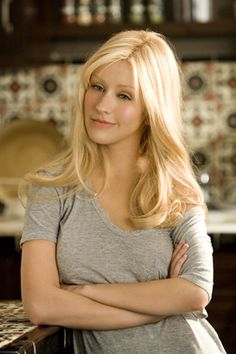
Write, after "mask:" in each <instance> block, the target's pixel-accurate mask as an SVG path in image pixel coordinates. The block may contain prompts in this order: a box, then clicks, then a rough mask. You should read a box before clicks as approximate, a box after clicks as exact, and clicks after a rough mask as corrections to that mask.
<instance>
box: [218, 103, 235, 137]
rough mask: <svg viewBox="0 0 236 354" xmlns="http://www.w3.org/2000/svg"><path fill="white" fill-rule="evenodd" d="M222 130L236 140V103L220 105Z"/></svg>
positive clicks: (219, 116) (219, 115)
mask: <svg viewBox="0 0 236 354" xmlns="http://www.w3.org/2000/svg"><path fill="white" fill-rule="evenodd" d="M218 112H219V114H218V118H219V122H220V130H221V131H222V133H223V134H225V135H229V136H232V137H233V136H234V138H235V139H236V101H235V102H233V101H228V102H227V101H226V102H224V103H222V104H219V105H218Z"/></svg>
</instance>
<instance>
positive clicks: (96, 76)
mask: <svg viewBox="0 0 236 354" xmlns="http://www.w3.org/2000/svg"><path fill="white" fill-rule="evenodd" d="M91 78H94V79H96V80H100V81H102V82H104V80H103V79H102V78H101V77H100V76H98V75H96V74H92V75H91ZM91 78H90V79H91ZM118 86H119V87H128V88H130V89H132V90H134V91H135V88H134V87H133V86H130V85H126V84H119V85H118Z"/></svg>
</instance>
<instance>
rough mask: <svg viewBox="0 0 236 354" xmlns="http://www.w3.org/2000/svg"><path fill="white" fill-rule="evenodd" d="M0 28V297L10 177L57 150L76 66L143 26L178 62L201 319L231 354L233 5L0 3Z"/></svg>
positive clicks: (235, 298) (12, 258) (16, 230)
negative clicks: (196, 197) (203, 247)
mask: <svg viewBox="0 0 236 354" xmlns="http://www.w3.org/2000/svg"><path fill="white" fill-rule="evenodd" d="M0 21H1V22H0V213H1V215H0V236H1V237H0V300H1V299H20V275H19V269H20V250H19V239H20V235H21V230H22V219H23V213H24V209H22V207H21V205H20V204H19V202H18V200H17V186H18V183H19V180H20V178H21V177H22V176H23V174H24V173H25V172H27V171H28V170H30V169H31V168H34V167H35V166H37V165H38V164H40V163H41V162H42V161H44V160H45V159H48V158H50V157H51V156H52V155H54V154H55V153H57V152H58V151H60V150H61V149H63V147H64V146H65V144H66V137H67V134H68V123H69V121H70V119H71V115H72V111H73V106H74V101H75V99H76V98H75V87H76V83H77V82H78V80H79V77H80V69H81V66H82V65H83V62H84V60H86V58H87V57H88V55H89V54H91V53H92V52H93V51H94V49H96V48H97V47H98V46H99V45H100V44H101V43H102V42H103V41H104V40H105V39H107V38H108V37H109V36H110V35H111V34H112V33H115V32H118V31H120V30H123V29H135V28H137V29H141V28H144V29H146V28H149V29H151V30H154V31H157V32H161V33H163V34H164V35H165V36H166V37H167V38H168V39H169V40H170V41H171V42H172V43H173V45H174V46H175V48H176V51H177V54H178V56H179V58H180V60H181V65H182V70H183V74H184V79H183V89H184V110H183V119H184V133H185V137H186V142H187V144H188V146H189V149H190V153H191V157H192V161H193V164H194V168H195V171H196V175H197V178H198V181H199V183H200V184H201V186H202V188H203V191H204V193H205V197H206V201H207V203H208V206H209V217H208V220H207V226H208V232H209V234H210V236H211V237H212V242H213V245H214V250H215V253H214V263H215V291H214V295H213V299H212V302H211V304H210V305H209V306H208V313H209V321H210V322H211V323H212V324H213V326H214V327H215V329H216V330H217V332H218V333H219V335H220V338H221V339H222V341H223V344H224V345H225V347H226V349H227V352H228V353H229V354H234V353H236V338H235V333H236V320H235V318H236V316H235V315H236V1H235V0H126V1H124V0H123V1H122V0H80V1H79V0H64V1H62V0H61V1H59V0H0Z"/></svg>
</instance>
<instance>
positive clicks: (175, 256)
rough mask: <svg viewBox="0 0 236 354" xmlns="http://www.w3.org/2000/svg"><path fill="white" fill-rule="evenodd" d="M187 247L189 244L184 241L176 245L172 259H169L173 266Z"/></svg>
mask: <svg viewBox="0 0 236 354" xmlns="http://www.w3.org/2000/svg"><path fill="white" fill-rule="evenodd" d="M188 248H189V245H188V244H187V243H186V242H184V243H181V244H180V245H177V246H176V249H175V252H173V255H172V259H171V264H172V265H173V266H175V265H176V263H178V261H179V259H180V258H181V257H182V256H183V255H184V254H186V252H187V250H188Z"/></svg>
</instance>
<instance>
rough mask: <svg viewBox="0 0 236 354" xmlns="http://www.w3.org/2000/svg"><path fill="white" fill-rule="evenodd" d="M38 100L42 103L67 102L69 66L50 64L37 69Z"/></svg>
mask: <svg viewBox="0 0 236 354" xmlns="http://www.w3.org/2000/svg"><path fill="white" fill-rule="evenodd" d="M35 84H36V100H37V103H38V104H42V103H50V102H54V103H55V102H57V103H61V104H62V103H65V104H66V103H67V102H68V92H67V67H66V65H50V66H45V67H41V68H37V69H36V70H35Z"/></svg>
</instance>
